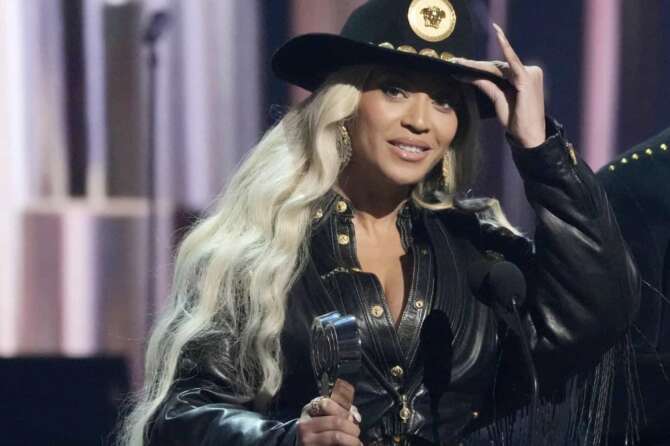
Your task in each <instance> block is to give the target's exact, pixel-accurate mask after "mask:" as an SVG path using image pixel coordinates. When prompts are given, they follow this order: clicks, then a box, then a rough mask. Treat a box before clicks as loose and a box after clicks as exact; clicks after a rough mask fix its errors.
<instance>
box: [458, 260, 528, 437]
mask: <svg viewBox="0 0 670 446" xmlns="http://www.w3.org/2000/svg"><path fill="white" fill-rule="evenodd" d="M468 283H469V285H470V290H471V291H472V293H473V294H474V295H475V297H477V298H478V299H479V300H480V301H481V302H482V303H483V304H484V305H487V306H489V307H491V308H493V311H494V312H495V314H496V316H497V317H499V318H500V319H502V320H503V321H504V322H505V323H506V324H507V326H508V327H509V329H510V330H512V332H513V333H514V334H516V335H517V337H518V338H519V341H520V343H521V347H522V354H523V359H524V362H525V363H526V366H527V367H528V372H529V374H530V378H531V390H532V397H531V411H530V418H529V427H528V444H529V445H530V446H532V445H533V444H534V437H535V421H534V420H535V413H536V412H537V407H538V401H539V396H540V385H539V382H538V378H537V371H536V370H535V364H534V362H533V357H532V354H531V351H530V343H529V341H528V338H527V336H526V333H525V331H524V329H523V323H522V322H521V316H520V315H519V307H520V306H521V305H522V304H523V303H524V301H525V299H526V280H525V278H524V276H523V273H522V272H521V270H520V269H519V268H518V267H517V266H516V265H515V264H513V263H511V262H507V261H504V260H482V261H478V262H475V263H473V264H472V266H470V268H469V269H468Z"/></svg>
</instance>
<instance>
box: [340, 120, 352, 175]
mask: <svg viewBox="0 0 670 446" xmlns="http://www.w3.org/2000/svg"><path fill="white" fill-rule="evenodd" d="M338 130H339V131H338V135H337V150H338V153H339V154H340V169H344V167H345V166H346V165H347V164H349V161H350V160H351V137H350V136H349V131H348V130H347V127H346V126H345V125H344V124H342V125H340V126H339V129H338Z"/></svg>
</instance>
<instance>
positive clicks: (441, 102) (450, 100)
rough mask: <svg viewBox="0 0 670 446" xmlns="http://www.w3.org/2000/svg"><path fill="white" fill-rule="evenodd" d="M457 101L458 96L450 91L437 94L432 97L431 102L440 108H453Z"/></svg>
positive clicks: (458, 101) (457, 103)
mask: <svg viewBox="0 0 670 446" xmlns="http://www.w3.org/2000/svg"><path fill="white" fill-rule="evenodd" d="M459 103H460V100H459V96H458V95H456V94H451V93H446V94H438V95H436V96H435V97H434V99H433V104H435V106H436V107H438V108H439V109H442V110H453V109H454V108H456V107H457V106H458V105H459Z"/></svg>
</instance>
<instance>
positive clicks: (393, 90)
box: [381, 85, 407, 98]
mask: <svg viewBox="0 0 670 446" xmlns="http://www.w3.org/2000/svg"><path fill="white" fill-rule="evenodd" d="M381 90H382V92H384V94H385V95H386V96H390V97H392V98H397V97H398V95H402V96H403V97H404V98H406V97H407V92H406V91H405V90H403V89H402V88H400V87H396V86H395V85H383V86H382V88H381Z"/></svg>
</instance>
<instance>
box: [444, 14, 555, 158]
mask: <svg viewBox="0 0 670 446" xmlns="http://www.w3.org/2000/svg"><path fill="white" fill-rule="evenodd" d="M493 28H494V29H495V32H496V38H497V40H498V44H499V45H500V48H501V50H502V53H503V56H504V57H505V62H502V61H476V60H470V59H464V58H455V59H452V60H451V61H452V62H455V63H459V64H461V65H465V66H469V67H472V68H477V69H479V70H482V71H488V72H490V73H494V74H496V75H498V76H501V77H504V78H505V79H507V80H508V81H509V83H510V84H511V85H512V86H513V87H514V89H513V90H511V91H503V90H502V89H501V88H500V87H498V86H497V85H496V84H495V83H493V82H491V81H489V80H485V79H463V81H465V82H469V83H471V84H472V85H475V86H476V87H477V88H479V89H480V90H481V91H482V92H483V93H484V94H485V95H486V96H488V97H489V98H490V99H491V101H492V102H493V105H494V108H495V111H496V115H497V116H498V119H499V120H500V122H501V124H502V125H503V126H504V127H505V129H506V130H507V132H508V133H509V134H510V135H512V137H514V138H515V139H516V140H517V141H518V143H519V144H520V145H521V146H523V147H526V148H534V147H537V146H539V145H540V144H542V143H543V142H544V141H545V139H546V134H545V120H544V85H543V73H542V69H541V68H540V67H538V66H526V65H524V64H523V63H522V62H521V59H519V56H517V54H516V52H515V51H514V49H513V48H512V45H510V43H509V41H508V40H507V37H506V36H505V34H504V33H503V31H502V29H500V27H499V26H498V25H496V24H493Z"/></svg>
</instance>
